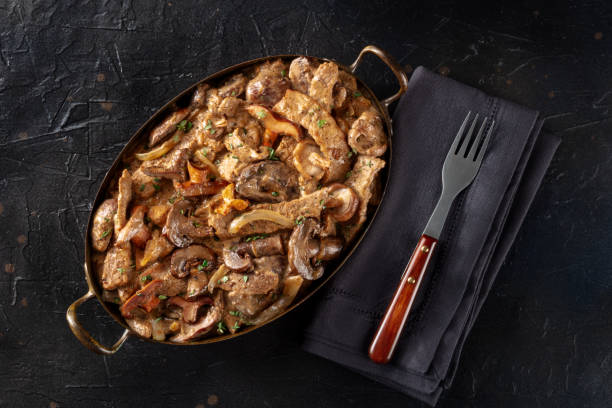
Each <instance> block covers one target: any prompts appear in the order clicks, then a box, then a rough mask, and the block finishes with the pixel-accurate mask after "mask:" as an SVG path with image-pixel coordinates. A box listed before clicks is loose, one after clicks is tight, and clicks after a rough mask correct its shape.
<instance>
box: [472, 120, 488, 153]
mask: <svg viewBox="0 0 612 408" xmlns="http://www.w3.org/2000/svg"><path fill="white" fill-rule="evenodd" d="M488 121H489V118H488V117H485V118H484V120H483V121H482V124H481V125H480V129H478V134H477V135H476V137H475V138H474V143H473V144H472V147H471V148H470V152H469V153H468V157H469V158H470V159H472V160H473V161H476V155H477V154H478V152H479V151H480V150H479V149H478V148H479V147H480V146H481V145H482V134H483V132H484V130H485V129H486V127H487V122H488Z"/></svg>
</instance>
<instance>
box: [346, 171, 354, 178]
mask: <svg viewBox="0 0 612 408" xmlns="http://www.w3.org/2000/svg"><path fill="white" fill-rule="evenodd" d="M351 174H353V172H352V171H347V172H346V174H345V175H344V178H349V177H351Z"/></svg>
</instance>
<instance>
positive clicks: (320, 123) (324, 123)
mask: <svg viewBox="0 0 612 408" xmlns="http://www.w3.org/2000/svg"><path fill="white" fill-rule="evenodd" d="M326 124H327V121H326V120H325V119H319V120H317V126H319V127H320V128H322V127H323V126H325V125H326Z"/></svg>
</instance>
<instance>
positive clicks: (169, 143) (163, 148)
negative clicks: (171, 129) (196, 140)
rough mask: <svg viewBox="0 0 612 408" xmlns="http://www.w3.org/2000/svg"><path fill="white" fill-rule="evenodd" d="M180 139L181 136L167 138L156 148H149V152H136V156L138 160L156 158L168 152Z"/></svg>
mask: <svg viewBox="0 0 612 408" xmlns="http://www.w3.org/2000/svg"><path fill="white" fill-rule="evenodd" d="M179 141H180V138H179V137H176V136H173V137H171V138H170V139H168V140H166V141H165V142H164V143H162V144H160V145H159V146H157V147H156V148H155V149H153V150H149V151H148V152H143V153H136V154H135V155H134V156H136V158H137V159H138V160H142V161H148V160H154V159H157V158H160V157H162V156H163V155H164V154H166V153H168V152H169V151H170V150H171V149H172V148H173V147H174V146H176V145H177V144H178V142H179Z"/></svg>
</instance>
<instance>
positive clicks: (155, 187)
mask: <svg viewBox="0 0 612 408" xmlns="http://www.w3.org/2000/svg"><path fill="white" fill-rule="evenodd" d="M153 188H154V189H155V191H159V190H161V186H160V185H159V184H153Z"/></svg>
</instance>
